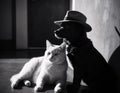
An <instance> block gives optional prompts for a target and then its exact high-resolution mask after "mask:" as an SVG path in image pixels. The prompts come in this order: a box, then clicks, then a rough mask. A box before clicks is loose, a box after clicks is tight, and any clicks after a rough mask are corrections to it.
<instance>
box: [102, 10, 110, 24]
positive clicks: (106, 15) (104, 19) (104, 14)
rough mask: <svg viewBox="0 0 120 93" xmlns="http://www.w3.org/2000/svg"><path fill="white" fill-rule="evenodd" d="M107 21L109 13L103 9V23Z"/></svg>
mask: <svg viewBox="0 0 120 93" xmlns="http://www.w3.org/2000/svg"><path fill="white" fill-rule="evenodd" d="M108 19H109V11H108V10H107V9H105V10H104V13H103V23H104V24H106V22H107V20H108Z"/></svg>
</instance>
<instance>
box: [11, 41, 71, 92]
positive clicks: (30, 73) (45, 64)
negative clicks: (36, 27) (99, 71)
mask: <svg viewBox="0 0 120 93" xmlns="http://www.w3.org/2000/svg"><path fill="white" fill-rule="evenodd" d="M46 46H47V49H46V51H45V54H44V56H42V57H35V58H32V59H31V60H30V61H29V62H27V63H26V64H25V65H24V66H23V68H22V70H21V71H20V72H19V73H18V74H16V75H13V76H12V77H11V79H10V81H11V87H12V88H16V87H17V86H18V85H19V83H20V81H23V80H24V83H25V85H26V86H30V85H31V83H34V84H36V85H35V87H34V91H35V92H37V91H41V90H42V89H43V87H44V84H46V83H50V84H53V83H54V84H56V86H55V88H54V93H60V92H62V93H64V92H65V87H66V80H67V76H68V77H69V78H68V81H72V78H73V77H72V74H73V72H72V68H68V65H71V64H70V63H69V64H68V63H67V59H66V44H65V43H64V42H63V43H62V44H61V45H53V44H51V43H50V42H49V41H46ZM68 70H69V71H68ZM67 72H68V74H67ZM70 75H71V77H70ZM63 91H64V92H63Z"/></svg>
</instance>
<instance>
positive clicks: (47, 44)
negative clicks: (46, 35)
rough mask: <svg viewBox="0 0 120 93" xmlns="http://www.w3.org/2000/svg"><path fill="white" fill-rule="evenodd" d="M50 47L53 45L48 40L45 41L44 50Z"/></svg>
mask: <svg viewBox="0 0 120 93" xmlns="http://www.w3.org/2000/svg"><path fill="white" fill-rule="evenodd" d="M51 46H53V44H52V43H51V42H50V41H49V40H46V48H47V49H48V48H49V47H51Z"/></svg>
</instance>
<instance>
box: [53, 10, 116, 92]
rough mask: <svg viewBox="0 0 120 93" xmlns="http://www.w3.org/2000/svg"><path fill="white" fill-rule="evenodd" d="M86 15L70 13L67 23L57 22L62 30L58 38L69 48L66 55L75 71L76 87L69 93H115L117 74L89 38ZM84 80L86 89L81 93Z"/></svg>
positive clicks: (58, 32)
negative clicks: (81, 83)
mask: <svg viewBox="0 0 120 93" xmlns="http://www.w3.org/2000/svg"><path fill="white" fill-rule="evenodd" d="M86 20H87V18H86V16H85V15H84V14H82V13H81V12H78V11H72V10H71V11H67V13H66V15H65V17H64V20H60V21H55V22H54V23H55V24H57V25H58V26H59V27H60V28H59V29H57V30H55V31H54V34H55V37H56V38H58V39H63V42H66V44H67V45H68V48H67V52H68V54H67V56H68V58H69V59H70V61H71V63H72V66H73V68H74V78H73V84H72V85H71V86H68V93H78V91H79V92H80V93H116V82H117V81H116V75H115V73H114V71H113V70H112V68H111V67H110V66H109V65H108V63H107V62H106V60H105V59H104V58H103V56H102V55H101V54H100V53H99V52H98V51H97V49H96V48H95V47H94V46H93V44H92V41H91V40H90V39H89V38H88V37H87V32H90V31H91V30H92V28H91V26H90V25H89V24H87V23H86ZM81 80H83V81H84V82H85V83H86V84H87V87H86V88H85V89H84V90H81V87H80V86H81V85H80V82H81Z"/></svg>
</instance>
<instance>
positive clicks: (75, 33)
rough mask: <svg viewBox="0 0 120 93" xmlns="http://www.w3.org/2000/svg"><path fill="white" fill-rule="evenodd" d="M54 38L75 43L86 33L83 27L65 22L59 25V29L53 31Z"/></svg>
mask: <svg viewBox="0 0 120 93" xmlns="http://www.w3.org/2000/svg"><path fill="white" fill-rule="evenodd" d="M54 34H55V37H56V38H58V39H64V38H65V39H67V40H69V41H75V40H78V39H80V38H81V37H83V36H84V35H85V34H86V32H85V31H84V27H83V26H82V25H79V24H78V23H74V22H66V23H62V24H61V25H60V28H59V29H57V30H55V31H54Z"/></svg>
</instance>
